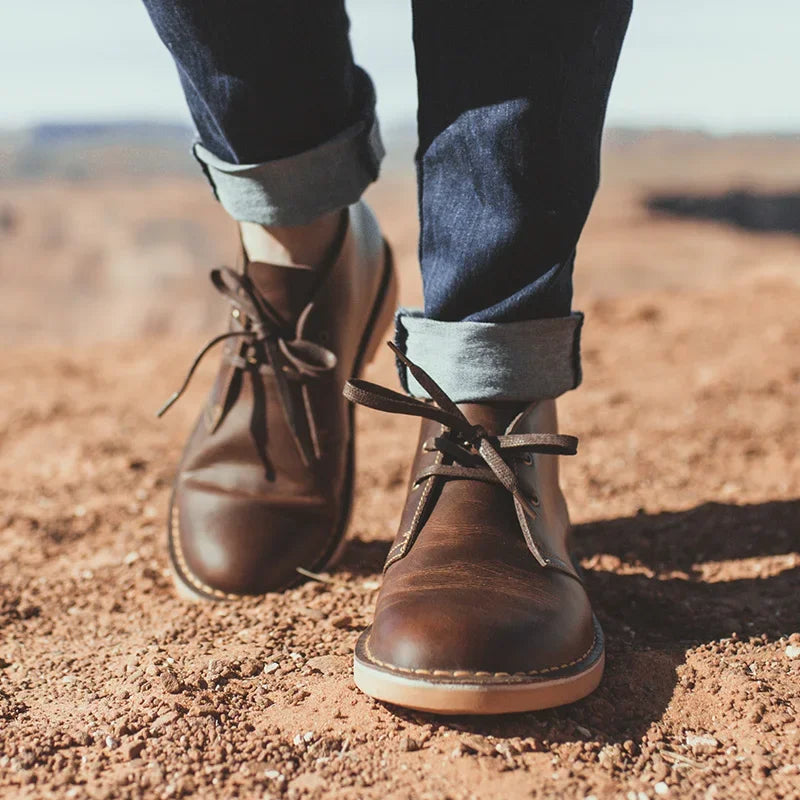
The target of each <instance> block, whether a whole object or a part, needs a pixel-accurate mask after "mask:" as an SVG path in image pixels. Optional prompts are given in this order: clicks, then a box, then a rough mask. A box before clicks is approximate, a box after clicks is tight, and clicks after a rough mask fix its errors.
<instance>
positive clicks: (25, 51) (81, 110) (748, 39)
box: [0, 0, 800, 133]
mask: <svg viewBox="0 0 800 800" xmlns="http://www.w3.org/2000/svg"><path fill="white" fill-rule="evenodd" d="M347 7H348V10H349V12H350V16H351V20H352V25H353V31H352V40H353V48H354V50H355V53H356V58H357V60H358V61H359V63H360V64H361V65H362V66H364V67H365V68H366V69H367V70H368V71H369V72H370V73H371V74H372V76H373V79H374V80H375V83H376V85H377V90H378V98H379V101H378V111H379V114H380V117H381V121H382V123H383V126H384V128H387V129H388V128H391V127H392V126H393V125H395V124H402V123H408V122H409V121H411V120H413V118H414V113H415V106H416V99H415V78H414V63H413V51H412V45H411V12H410V9H409V3H408V2H407V0H349V2H348V4H347ZM0 9H2V12H1V13H0V75H2V76H3V79H2V82H0V127H2V128H9V127H19V126H24V125H29V124H34V123H37V122H41V121H44V120H46V121H61V120H64V121H79V120H80V121H88V120H114V119H127V120H130V119H152V120H160V121H188V115H187V112H186V110H185V108H184V104H183V98H182V95H181V92H180V87H179V84H178V80H177V77H176V75H175V70H174V67H173V65H172V61H171V59H170V57H169V55H168V54H167V52H166V50H165V49H164V47H163V45H162V44H161V42H160V41H159V40H158V38H157V36H156V35H155V33H154V31H153V30H152V28H151V27H150V22H149V19H148V17H147V14H146V13H145V11H144V8H143V6H142V5H141V2H140V0H33V2H28V3H13V4H12V2H11V0H0ZM798 34H800V2H798V0H764V2H760V3H755V2H753V0H638V2H635V6H634V14H633V18H632V20H631V24H630V28H629V31H628V37H627V39H626V42H625V46H624V48H623V51H622V56H621V58H620V63H619V69H618V71H617V78H616V81H615V84H614V88H613V90H612V94H611V98H610V101H609V110H608V121H609V123H610V124H615V125H635V126H666V127H688V128H699V129H702V130H707V131H709V132H712V133H729V132H744V131H765V130H768V131H772V130H774V131H782V132H798V131H800V92H798V86H797V84H798V79H799V78H800V46H799V45H798Z"/></svg>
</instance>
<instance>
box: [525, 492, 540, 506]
mask: <svg viewBox="0 0 800 800" xmlns="http://www.w3.org/2000/svg"><path fill="white" fill-rule="evenodd" d="M528 499H529V500H530V502H531V505H532V506H536V507H537V508H538V507H539V506H540V505H541V503H542V501H541V500H540V499H539V495H538V494H532V495H531V496H530V497H529V498H528Z"/></svg>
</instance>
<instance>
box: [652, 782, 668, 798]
mask: <svg viewBox="0 0 800 800" xmlns="http://www.w3.org/2000/svg"><path fill="white" fill-rule="evenodd" d="M653 791H655V793H656V794H658V795H662V796H663V795H665V794H669V786H667V784H666V783H664V781H659V782H658V783H657V784H656V785H655V786H654V787H653Z"/></svg>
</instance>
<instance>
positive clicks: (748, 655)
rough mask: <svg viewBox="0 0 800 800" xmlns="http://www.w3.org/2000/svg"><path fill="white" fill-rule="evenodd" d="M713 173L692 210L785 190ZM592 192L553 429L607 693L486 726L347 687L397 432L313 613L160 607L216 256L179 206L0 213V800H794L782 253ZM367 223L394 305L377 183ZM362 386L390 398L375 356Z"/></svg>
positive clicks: (406, 435) (47, 204)
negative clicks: (158, 415) (560, 434)
mask: <svg viewBox="0 0 800 800" xmlns="http://www.w3.org/2000/svg"><path fill="white" fill-rule="evenodd" d="M716 152H717V151H713V152H712V153H710V154H709V157H708V158H705V159H703V158H701V157H700V156H698V155H697V154H695V155H694V156H693V158H695V161H696V162H697V163H703V164H706V165H708V164H711V165H712V166H711V167H708V169H707V170H706V172H705V173H704V174H701V175H700V177H698V176H697V174H696V173H693V174H692V179H693V180H694V181H695V182H700V183H702V185H703V186H710V185H717V184H719V185H724V183H725V181H726V180H732V179H734V178H738V177H740V172H741V170H740V165H741V164H742V163H750V164H751V166H750V169H751V171H752V172H753V174H755V175H757V176H758V175H764V176H766V177H765V181H766V182H767V183H770V184H771V185H772V184H775V183H776V182H778V183H779V182H780V180H784V179H785V177H786V176H785V175H783V174H781V175H778V172H779V170H777V168H773V165H772V162H770V161H769V159H768V158H767V157H766V156H764V155H763V153H762V154H760V155H759V154H758V153H756V154H755V155H754V156H753V159H752V160H751V162H744V161H742V160H741V159H738V158H737V159H733V160H732V157H730V156H729V157H728V160H727V161H726V160H725V159H718V160H717V161H715V160H714V156H715V153H716ZM672 155H673V156H674V157H676V158H677V156H675V154H674V153H673V154H672ZM636 158H639V159H640V162H641V163H640V162H637V161H636ZM609 161H610V164H611V177H610V179H609V181H608V183H607V185H606V188H605V189H604V190H603V192H601V194H600V197H599V199H598V203H597V208H596V212H595V214H594V216H593V218H592V220H591V222H590V224H589V226H588V229H587V232H586V235H585V238H584V242H583V245H582V248H581V264H580V268H579V284H578V290H579V291H578V294H579V298H580V301H579V302H578V303H577V305H578V306H579V307H582V308H583V309H584V310H585V311H586V312H587V323H586V327H585V339H584V348H583V349H584V371H585V382H584V385H583V387H582V388H581V389H580V390H579V391H577V392H574V393H571V394H570V395H568V396H566V397H565V398H564V399H563V400H562V401H561V403H560V409H561V421H562V427H563V430H564V431H565V432H569V433H574V434H577V435H578V436H579V437H580V440H581V444H580V450H579V455H578V456H577V457H576V458H573V459H565V460H564V464H563V470H564V487H565V491H566V494H567V496H568V498H569V500H570V504H571V511H572V515H573V519H574V521H575V523H576V525H577V535H576V541H577V545H578V547H579V549H580V554H581V556H582V563H583V565H584V568H585V569H586V572H587V576H588V583H589V591H590V594H591V596H592V599H593V602H594V604H595V608H596V611H597V613H598V616H599V617H600V620H601V622H602V624H603V626H604V627H605V630H606V634H607V637H608V642H609V651H608V666H607V671H606V677H605V679H604V681H603V683H602V685H601V687H600V689H599V690H598V691H597V692H596V693H595V694H594V695H593V696H591V697H590V698H588V699H586V700H585V701H583V702H580V703H577V704H575V705H572V706H569V707H565V708H561V709H557V710H554V711H548V712H540V713H532V714H522V715H516V716H510V717H495V718H492V717H490V718H483V719H481V718H456V719H446V718H437V717H434V716H430V715H425V714H419V713H411V712H407V711H404V710H402V709H399V708H393V707H388V706H385V705H382V704H380V703H376V702H374V701H372V700H370V699H369V698H367V697H365V696H364V695H362V694H361V693H360V692H359V691H358V690H357V689H356V688H355V686H354V684H353V681H352V677H351V666H350V665H351V654H352V648H353V644H354V642H355V639H356V638H357V636H358V633H359V631H360V630H362V629H363V627H364V626H365V625H367V624H368V623H369V621H370V615H371V610H372V606H373V603H374V599H375V594H376V590H377V588H378V586H379V584H380V570H381V566H382V562H383V559H384V557H385V555H386V551H387V549H388V547H389V541H390V539H391V537H392V535H393V533H394V526H395V524H396V523H397V519H398V515H399V511H400V504H401V501H402V493H403V488H404V483H405V479H406V470H407V464H408V460H409V457H410V454H411V453H410V451H411V448H412V447H413V444H412V440H413V428H414V422H413V421H410V420H403V419H395V418H387V417H386V416H383V415H378V414H375V413H372V412H369V411H362V412H360V413H359V421H358V424H359V430H360V435H361V438H360V445H359V454H360V461H359V471H358V495H357V503H356V508H355V515H354V518H353V522H352V526H351V530H350V534H349V535H350V546H349V548H348V550H347V552H346V555H345V557H344V561H343V563H342V564H341V566H340V567H339V568H338V569H336V570H335V571H333V572H332V574H331V575H330V579H329V581H327V582H324V583H319V582H310V583H307V584H305V585H303V586H301V587H299V588H297V589H295V590H292V591H290V592H288V593H286V594H283V595H277V594H276V595H270V596H267V597H266V598H264V599H262V600H249V601H242V602H237V603H233V604H228V605H189V604H186V603H185V602H183V601H181V600H179V599H178V598H177V597H176V595H175V592H174V591H173V588H172V584H171V580H170V577H169V574H168V570H167V559H166V556H165V548H164V514H165V508H166V502H167V493H168V487H169V484H170V481H171V476H172V472H173V469H174V466H175V462H176V459H177V457H178V454H179V451H180V447H181V445H182V441H183V438H184V437H185V435H186V433H187V431H188V427H189V425H190V424H191V421H192V418H193V416H194V413H195V411H196V409H197V408H198V406H199V403H200V401H201V398H202V396H203V394H204V393H205V391H206V390H207V387H208V382H209V379H210V376H211V375H212V373H213V369H214V367H213V365H212V364H210V363H209V364H207V365H205V366H204V368H203V369H202V371H201V373H200V374H199V375H198V377H197V378H196V379H195V382H194V385H193V387H192V389H191V391H190V395H189V397H187V398H186V399H185V400H184V401H182V403H181V404H180V405H179V406H178V407H176V408H175V409H174V411H173V412H171V413H170V416H169V417H167V418H166V419H165V420H164V421H157V420H156V419H155V418H154V415H153V412H154V410H155V409H156V408H157V407H158V405H159V404H160V402H161V401H162V400H163V398H165V397H166V396H167V395H168V394H169V393H170V392H171V391H172V390H173V388H174V387H175V385H176V383H177V382H178V381H179V379H180V377H181V376H182V373H183V370H184V368H185V366H186V364H187V362H188V360H189V359H190V357H191V355H192V354H193V352H194V350H195V349H196V347H197V346H198V345H199V344H200V342H201V338H202V336H201V332H206V331H208V330H209V329H210V330H214V329H215V321H216V320H218V319H220V318H221V317H222V315H223V314H224V311H223V310H222V309H218V310H216V309H215V308H214V306H213V304H212V303H211V301H210V300H209V299H207V297H208V298H210V297H211V292H208V291H207V290H206V286H205V280H200V279H198V278H197V273H196V272H194V273H193V272H192V270H195V268H196V267H195V264H196V262H199V261H203V260H205V261H206V262H207V263H205V266H206V267H209V266H213V265H214V263H215V262H216V259H217V258H218V257H219V255H220V253H223V252H230V247H229V243H230V238H229V237H228V236H227V233H226V231H229V228H228V227H226V223H225V222H224V220H222V219H221V215H220V212H219V211H218V210H217V209H215V208H214V207H213V204H211V202H210V201H208V199H207V198H206V197H205V194H204V190H203V188H202V186H201V185H200V184H196V183H191V182H186V183H182V182H175V181H167V180H165V181H163V182H154V183H150V184H147V185H132V186H130V187H108V186H95V185H91V186H83V187H81V188H80V189H75V188H72V187H69V186H65V185H61V186H45V185H23V186H19V187H10V188H9V187H5V188H4V189H2V192H0V204H6V205H12V206H13V208H14V210H15V213H16V214H17V219H18V224H17V225H16V226H15V227H14V229H13V230H11V232H10V233H7V234H4V239H3V240H2V243H1V245H0V257H1V260H0V279H2V280H3V281H4V285H7V286H8V293H7V294H6V293H5V289H4V297H6V298H8V300H7V302H6V303H4V309H3V321H2V326H0V333H2V335H3V338H4V340H5V343H6V346H5V347H4V349H3V351H2V352H1V353H0V454H2V458H1V460H0V498H2V503H1V504H0V554H2V563H0V796H1V797H9V798H12V797H13V798H16V797H20V798H26V797H56V798H84V797H91V798H117V797H119V798H171V797H189V796H196V797H242V798H251V797H253V798H269V797H273V798H284V797H285V798H291V799H292V800H294V799H295V798H298V799H299V798H326V797H335V798H381V800H395V799H396V800H400V798H420V799H422V798H430V800H434V799H436V800H438V799H439V798H453V799H454V800H456V799H460V798H498V800H500V799H507V798H513V799H516V798H544V797H570V798H571V797H577V798H589V797H595V798H606V797H609V798H610V797H615V798H616V797H619V798H625V800H644V799H645V798H657V797H662V796H663V797H681V798H683V797H686V798H703V800H714V799H715V798H717V799H718V800H721V799H722V798H729V797H760V798H797V797H800V720H798V710H800V607H799V606H798V603H799V602H800V601H799V598H800V500H798V498H800V459H798V455H797V454H798V450H799V449H800V419H799V417H798V407H799V401H800V355H799V353H800V350H799V349H798V342H799V341H800V314H798V309H800V240H798V239H797V238H792V237H788V236H780V235H758V236H756V235H752V234H745V233H742V232H737V231H734V230H730V229H727V228H725V227H723V226H719V225H715V224H711V223H689V222H679V221H674V220H661V219H657V218H652V217H650V216H648V215H647V214H646V213H645V212H644V211H642V210H641V207H640V205H639V204H638V202H637V198H638V195H639V192H640V190H641V188H642V186H643V185H644V184H643V183H642V180H641V176H642V174H644V173H643V171H642V170H643V167H642V166H641V165H642V164H645V163H650V162H653V156H652V153H651V152H650V151H646V152H644V154H641V153H640V154H639V155H638V156H637V155H636V153H633V154H628V155H627V156H626V155H625V154H622V155H620V154H614V153H612V154H610V157H609ZM658 163H661V162H660V161H658ZM692 163H695V162H692ZM637 164H639V167H638V168H637ZM795 164H797V162H796V161H795ZM631 165H633V166H631ZM734 167H735V168H734ZM794 169H795V171H797V170H798V169H800V168H799V167H797V166H795V167H794ZM626 170H627V171H626ZM607 171H608V167H607ZM662 171H664V172H665V171H666V170H664V169H663V168H662ZM647 174H648V175H650V173H647ZM682 174H684V175H685V174H687V173H686V172H684V173H682ZM776 176H777V177H776ZM651 177H652V176H651ZM668 177H669V176H667V175H655V177H652V180H657V181H658V183H659V185H662V184H664V185H666V184H669V183H673V184H674V183H675V181H669V180H667V178H668ZM745 177H748V176H747V175H745ZM796 177H797V176H796V175H795V178H796ZM684 183H686V181H684ZM373 198H374V203H375V205H376V207H377V208H378V209H379V211H381V212H382V215H383V217H384V218H385V219H386V221H387V223H388V224H387V229H388V232H389V235H390V236H391V237H392V239H393V240H394V241H395V243H396V250H397V252H398V254H399V260H400V264H401V268H402V271H403V276H404V278H405V284H404V298H403V299H404V300H405V301H410V302H413V301H414V300H415V298H417V297H418V294H419V290H418V284H417V279H416V276H415V266H414V260H413V258H414V234H415V222H414V217H413V205H412V203H413V189H412V188H411V187H410V185H409V182H408V181H407V180H405V179H403V180H399V179H398V180H396V181H395V182H392V180H391V176H390V180H389V181H387V185H386V186H385V187H384V188H383V189H382V190H378V191H377V192H375V193H374V195H373ZM176 209H177V210H176ZM165 219H170V220H172V222H171V223H169V224H167V223H165V222H164V220H165ZM159 220H161V222H159ZM180 220H183V222H181V221H180ZM198 220H199V222H198ZM159 225H161V227H159ZM181 225H183V226H184V227H181ZM198 225H199V226H200V227H199V228H197V226H198ZM170 226H171V227H170ZM193 226H195V227H193ZM196 230H202V231H204V232H205V233H204V236H205V238H204V239H203V240H202V241H201V242H200V243H199V244H198V245H197V246H198V248H199V249H198V250H197V251H196V252H195V251H191V249H190V248H189V247H188V245H187V244H186V242H187V241H191V240H192V239H193V238H195V237H194V233H192V232H193V231H195V232H196ZM53 231H56V232H57V233H58V236H56V238H55V239H53V238H52V237H53V236H55V234H54V233H53ZM142 231H144V232H142ZM148 231H149V232H150V234H148ZM153 231H161V232H162V234H159V235H162V238H161V239H160V240H158V236H156V235H155V234H153ZM176 231H177V233H176ZM186 231H189V233H188V234H187V233H186ZM48 236H50V237H51V239H48ZM153 236H155V237H156V238H155V239H154V238H153ZM137 237H138V238H137ZM217 237H218V239H219V240H218V241H217ZM156 240H158V241H160V242H161V243H160V244H157V243H154V242H156ZM48 242H49V244H48ZM212 244H213V246H212ZM206 245H207V246H206ZM48 248H49V249H48ZM148 254H149V256H148ZM148 257H152V258H151V260H149V261H148ZM81 265H82V266H81ZM23 270H24V272H23ZM367 377H368V378H370V379H372V380H378V381H381V382H383V381H387V382H392V381H393V380H394V379H393V376H392V368H391V363H390V359H389V358H388V357H387V355H386V354H384V355H382V356H381V357H380V359H379V360H378V361H377V362H376V364H375V365H374V366H373V367H372V368H371V369H370V371H369V374H368V375H367ZM376 445H378V446H376Z"/></svg>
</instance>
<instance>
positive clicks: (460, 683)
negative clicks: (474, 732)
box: [353, 619, 605, 714]
mask: <svg viewBox="0 0 800 800" xmlns="http://www.w3.org/2000/svg"><path fill="white" fill-rule="evenodd" d="M594 628H595V637H594V642H593V644H592V647H591V648H590V650H589V651H588V652H587V653H586V655H585V656H584V657H582V658H581V659H579V660H578V661H576V663H574V664H570V665H565V666H561V667H554V668H551V669H547V670H540V671H538V672H537V673H536V674H534V673H526V674H521V673H516V674H514V675H507V674H502V673H496V674H491V675H490V674H488V673H468V672H458V673H452V672H448V671H440V670H437V671H436V672H425V671H414V670H410V669H399V668H397V667H392V666H391V665H388V664H384V663H382V662H377V661H376V660H375V658H374V657H373V656H372V654H371V653H370V651H369V633H370V629H369V628H368V629H367V630H366V631H364V633H363V634H362V635H361V638H360V639H359V640H358V644H357V645H356V654H355V661H354V666H353V675H354V677H355V682H356V686H358V688H359V689H361V691H362V692H364V693H365V694H368V695H369V696H370V697H374V698H375V699H376V700H380V701H382V702H384V703H392V704H394V705H398V706H404V707H405V708H411V709H414V710H416V711H427V712H431V713H434V714H511V713H515V712H522V711H538V710H540V709H544V708H554V707H555V706H563V705H567V704H569V703H574V702H576V701H577V700H581V699H582V698H584V697H586V696H587V695H589V694H591V693H592V692H593V691H594V690H595V689H596V688H597V686H598V685H599V683H600V679H601V678H602V677H603V667H604V665H605V643H604V639H603V631H602V629H601V628H600V624H599V623H598V622H597V620H596V619H595V620H594ZM455 675H457V676H458V677H455Z"/></svg>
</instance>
